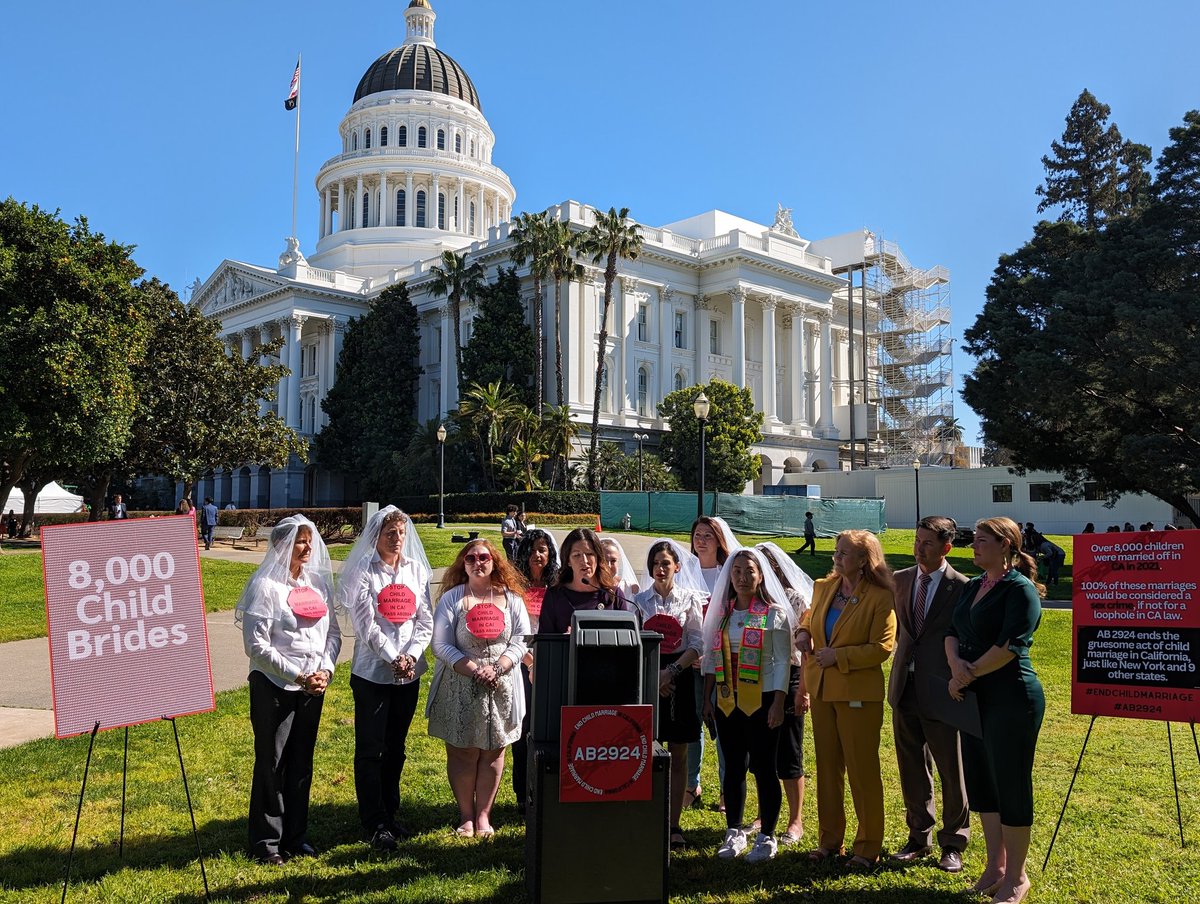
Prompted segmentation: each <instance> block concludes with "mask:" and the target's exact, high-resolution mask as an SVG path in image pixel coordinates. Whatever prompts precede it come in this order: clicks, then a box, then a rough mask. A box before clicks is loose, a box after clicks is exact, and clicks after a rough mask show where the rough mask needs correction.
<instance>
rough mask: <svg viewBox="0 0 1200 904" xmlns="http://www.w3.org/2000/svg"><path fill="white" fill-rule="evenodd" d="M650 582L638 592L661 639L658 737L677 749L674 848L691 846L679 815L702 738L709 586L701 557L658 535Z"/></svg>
mask: <svg viewBox="0 0 1200 904" xmlns="http://www.w3.org/2000/svg"><path fill="white" fill-rule="evenodd" d="M646 572H647V573H646V576H645V577H643V578H642V583H643V584H646V585H648V589H646V590H643V591H642V592H641V593H639V594H638V595H637V597H636V598H635V602H636V603H637V607H638V609H639V610H640V611H641V614H642V626H643V628H644V629H645V630H647V631H657V632H658V633H660V634H662V636H663V640H662V643H661V644H660V645H659V664H660V665H661V666H662V668H661V669H660V671H659V675H658V694H659V697H660V698H661V699H660V700H659V702H658V734H657V737H656V738H655V740H657V741H659V742H660V743H664V744H666V745H667V750H668V751H669V752H670V754H671V812H670V820H671V821H670V823H669V825H670V827H671V850H673V851H677V850H681V849H683V848H684V847H686V846H687V841H686V840H685V839H684V837H683V830H682V829H681V828H680V827H679V818H680V815H681V814H682V813H683V792H684V790H685V788H686V785H687V765H688V745H689V744H691V743H693V742H695V741H699V740H700V715H699V713H697V712H696V695H695V690H694V689H693V685H694V684H695V682H696V679H697V675H696V670H695V669H693V668H692V665H693V664H694V663H696V662H697V661H698V660H699V659H700V653H701V652H702V651H703V649H704V647H703V638H704V626H703V622H702V616H701V609H702V608H703V606H704V603H705V602H706V601H707V599H708V587H707V586H705V583H704V576H703V575H702V574H701V573H700V563H699V562H697V561H696V557H695V556H693V555H692V554H691V553H689V552H688V551H687V550H685V549H684V548H683V547H682V546H681V545H680V544H679V543H676V542H675V541H674V540H656V541H655V542H654V543H653V544H651V546H650V551H649V553H648V554H647V556H646Z"/></svg>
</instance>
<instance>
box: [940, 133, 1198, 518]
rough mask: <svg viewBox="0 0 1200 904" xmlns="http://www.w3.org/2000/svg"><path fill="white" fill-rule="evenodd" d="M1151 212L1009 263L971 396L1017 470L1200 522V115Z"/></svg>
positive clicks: (991, 310)
mask: <svg viewBox="0 0 1200 904" xmlns="http://www.w3.org/2000/svg"><path fill="white" fill-rule="evenodd" d="M1158 169H1159V175H1158V178H1156V180H1155V182H1154V184H1153V187H1152V191H1151V198H1150V201H1149V204H1148V206H1147V207H1146V208H1145V210H1143V211H1139V212H1136V213H1134V214H1131V215H1128V216H1125V217H1121V218H1118V219H1113V220H1110V221H1109V222H1108V225H1107V227H1106V228H1105V229H1104V230H1103V231H1099V230H1087V229H1085V228H1083V227H1082V226H1080V225H1077V224H1075V223H1045V222H1043V223H1041V224H1039V225H1038V226H1037V227H1036V228H1035V230H1034V235H1033V238H1032V239H1031V240H1030V241H1029V242H1028V243H1026V244H1025V245H1024V246H1023V247H1022V248H1020V249H1018V250H1017V251H1016V252H1014V253H1013V254H1010V255H1005V256H1003V257H1001V259H1000V263H999V266H998V267H997V268H996V272H995V275H994V276H993V278H992V281H991V284H990V285H989V286H988V290H987V301H986V303H985V305H984V308H983V311H982V312H981V313H980V315H979V317H978V319H977V320H976V322H975V324H974V326H973V327H971V329H969V330H968V331H967V332H966V349H967V351H968V352H969V353H970V354H972V355H974V356H975V357H976V358H977V360H978V363H977V365H976V368H975V371H974V373H973V374H971V375H970V376H969V377H968V378H967V380H966V383H965V386H964V389H963V398H964V399H965V400H966V401H967V403H968V404H969V405H971V407H972V408H974V409H975V410H976V411H977V412H979V414H980V417H981V419H982V422H983V430H984V433H985V436H986V437H987V438H988V440H989V442H990V443H993V444H995V445H997V446H999V447H1002V448H1004V449H1007V450H1008V452H1009V454H1010V455H1011V457H1012V462H1013V465H1014V466H1015V468H1016V469H1017V470H1018V471H1024V470H1030V469H1044V470H1050V471H1061V472H1062V473H1063V475H1064V479H1063V480H1062V481H1060V482H1058V483H1056V484H1055V485H1054V486H1053V487H1052V491H1053V492H1054V494H1055V495H1056V496H1058V497H1059V498H1062V499H1078V498H1081V497H1082V495H1083V484H1084V482H1085V481H1087V482H1094V483H1095V484H1096V485H1097V488H1098V489H1099V490H1100V492H1101V493H1104V494H1107V495H1108V496H1109V497H1110V498H1112V499H1115V498H1116V496H1117V494H1120V493H1148V494H1150V495H1152V496H1155V497H1156V498H1159V499H1162V500H1163V501H1165V502H1168V503H1170V504H1171V505H1173V506H1175V507H1176V508H1177V509H1179V510H1180V511H1182V512H1184V513H1186V514H1187V515H1188V517H1189V518H1191V519H1192V521H1193V523H1194V524H1197V525H1198V526H1200V519H1198V517H1197V512H1196V510H1195V509H1194V507H1193V506H1192V505H1191V504H1190V503H1189V501H1188V497H1189V495H1192V494H1195V493H1197V492H1198V491H1200V397H1197V395H1196V393H1195V390H1194V387H1195V386H1196V385H1200V384H1198V381H1200V355H1197V354H1196V347H1197V343H1198V341H1200V253H1198V248H1197V244H1196V243H1195V240H1194V239H1195V237H1196V235H1197V230H1198V229H1200V227H1197V225H1196V221H1195V217H1194V210H1195V206H1194V205H1195V204H1196V201H1197V199H1200V115H1198V114H1196V113H1194V112H1193V113H1189V114H1188V115H1187V116H1186V117H1185V125H1184V126H1183V127H1182V128H1177V129H1173V130H1172V131H1171V144H1170V145H1169V146H1168V147H1167V148H1166V149H1165V150H1164V151H1163V154H1162V156H1161V157H1160V159H1159V167H1158Z"/></svg>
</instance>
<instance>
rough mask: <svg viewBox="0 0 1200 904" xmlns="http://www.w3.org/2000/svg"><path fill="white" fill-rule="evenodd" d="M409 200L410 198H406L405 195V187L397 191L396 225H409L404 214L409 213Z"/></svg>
mask: <svg viewBox="0 0 1200 904" xmlns="http://www.w3.org/2000/svg"><path fill="white" fill-rule="evenodd" d="M407 202H408V198H406V197H405V195H404V189H400V190H399V191H398V192H396V225H397V226H405V225H407V224H406V223H405V222H404V216H405V214H406V213H407V210H406V209H405V208H406V207H407Z"/></svg>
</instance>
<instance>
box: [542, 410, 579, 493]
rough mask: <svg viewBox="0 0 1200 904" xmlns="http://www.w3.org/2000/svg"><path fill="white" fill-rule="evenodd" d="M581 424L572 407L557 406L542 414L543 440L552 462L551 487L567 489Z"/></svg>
mask: <svg viewBox="0 0 1200 904" xmlns="http://www.w3.org/2000/svg"><path fill="white" fill-rule="evenodd" d="M579 429H580V428H579V424H578V422H577V421H576V420H575V415H574V414H573V413H572V411H571V406H570V405H566V404H563V405H555V406H553V407H548V408H546V409H545V410H544V411H543V412H542V439H543V443H544V445H545V448H546V453H547V455H549V460H550V486H551V487H552V488H553V487H557V488H559V489H564V490H565V489H567V487H568V486H569V485H570V481H569V479H568V474H567V472H568V467H569V463H570V461H571V455H572V453H573V452H574V451H575V439H576V437H578V436H579Z"/></svg>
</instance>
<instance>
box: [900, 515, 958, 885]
mask: <svg viewBox="0 0 1200 904" xmlns="http://www.w3.org/2000/svg"><path fill="white" fill-rule="evenodd" d="M956 529H957V525H956V524H955V523H954V519H953V518H947V517H945V516H942V515H931V516H929V517H928V518H922V519H921V521H920V523H918V524H917V537H916V541H915V542H914V544H913V555H914V556H915V558H916V560H917V564H916V565H915V566H913V567H912V568H905V569H904V570H902V571H897V572H896V654H895V656H893V657H892V674H891V678H890V679H889V681H888V703H890V704H891V706H892V730H893V734H894V735H895V738H896V762H897V764H898V765H899V767H900V789H901V791H902V793H903V795H904V811H905V813H904V815H905V821H906V822H907V823H908V843H907V844H905V845H904V847H903V848H902V849H901V850H900V851H899V852H898V853H897V854H895V855H893V859H895V860H898V861H900V862H902V863H910V862H912V861H914V860H919V859H920V858H922V857H925V856H927V855H928V854H930V853H931V852H932V847H931V842H932V835H933V828H934V826H935V825H936V824H937V821H936V815H935V812H934V805H933V766H934V765H936V766H937V771H938V780H939V782H940V783H941V786H942V829H941V831H940V832H938V835H937V839H938V845H939V846H940V847H941V859H940V861H939V862H938V866H939V867H940V868H941V869H944V870H945V871H946V872H950V873H957V872H959V871H961V870H962V852H963V850H964V849H965V848H966V846H967V841H968V839H969V838H970V831H971V830H970V826H971V814H970V811H969V810H968V809H967V788H966V783H965V782H964V780H963V767H962V755H961V752H960V749H959V740H958V730H957V729H956V728H953V727H952V726H950V725H947V724H945V723H943V722H939V721H937V720H935V719H933V718H931V717H930V716H929V715H928V714H929V713H930V712H931V709H930V707H929V706H928V705H926V702H925V700H924V699H923V698H924V696H925V694H926V692H927V691H926V689H925V688H924V684H925V679H924V678H923V676H928V675H934V676H937V677H939V678H943V677H944V678H945V681H946V682H947V683H948V682H949V680H950V666H949V665H948V664H947V662H946V649H945V637H946V631H947V629H948V628H949V627H950V620H951V617H952V615H953V613H954V605H955V603H957V602H958V598H959V595H960V593H961V592H962V588H963V587H964V586H965V585H966V583H967V579H966V578H965V577H964V576H963V575H961V574H959V573H958V572H957V571H955V570H954V569H953V568H951V567H950V563H949V562H947V561H946V554H947V553H948V552H950V544H951V541H952V540H953V539H954V532H955V530H956Z"/></svg>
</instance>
